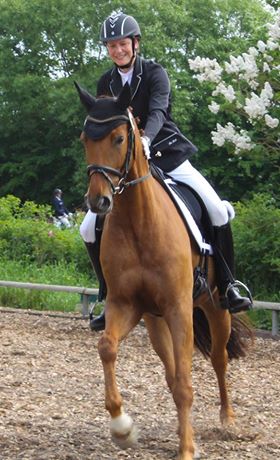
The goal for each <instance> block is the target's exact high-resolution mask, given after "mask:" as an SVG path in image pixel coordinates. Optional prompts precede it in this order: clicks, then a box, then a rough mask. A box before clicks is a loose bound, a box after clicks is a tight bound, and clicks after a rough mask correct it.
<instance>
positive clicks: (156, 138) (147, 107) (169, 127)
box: [97, 56, 197, 172]
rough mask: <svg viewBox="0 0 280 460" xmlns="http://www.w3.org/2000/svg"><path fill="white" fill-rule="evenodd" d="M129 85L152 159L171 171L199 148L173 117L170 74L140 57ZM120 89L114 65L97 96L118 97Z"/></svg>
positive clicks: (103, 77) (104, 78) (101, 80)
mask: <svg viewBox="0 0 280 460" xmlns="http://www.w3.org/2000/svg"><path fill="white" fill-rule="evenodd" d="M130 87H131V93H132V101H131V104H130V105H131V107H132V109H133V116H134V117H135V118H138V119H139V120H140V123H139V129H143V130H144V132H145V136H148V137H149V139H150V141H151V147H150V150H151V157H152V161H153V163H155V164H156V165H157V166H159V167H160V168H161V169H162V170H163V171H167V172H168V171H172V170H173V169H175V168H177V166H179V165H180V164H181V163H183V162H184V161H185V160H186V159H188V158H189V157H190V156H191V155H192V154H193V153H194V152H196V151H197V148H196V147H195V146H194V145H193V144H192V143H191V142H190V141H189V140H188V139H187V138H186V137H185V136H184V135H183V134H182V133H181V132H180V130H179V128H178V127H177V126H176V124H175V123H174V121H173V120H172V118H171V105H170V82H169V78H168V75H167V73H166V71H165V70H164V69H163V67H162V66H161V65H159V64H157V63H155V62H153V61H150V60H146V59H143V58H141V57H140V56H137V57H136V60H135V64H134V71H133V76H132V80H131V85H130ZM121 89H122V79H121V76H120V74H119V71H118V69H117V67H116V66H115V67H113V68H112V69H111V70H108V71H107V72H106V73H105V74H104V75H102V77H101V78H100V80H99V82H98V85H97V96H105V95H106V96H115V97H116V96H118V95H119V93H120V91H121ZM159 152H160V153H159Z"/></svg>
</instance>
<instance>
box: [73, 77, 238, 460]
mask: <svg viewBox="0 0 280 460" xmlns="http://www.w3.org/2000/svg"><path fill="white" fill-rule="evenodd" d="M76 87H77V89H78V92H79V96H80V99H81V101H82V103H83V104H84V106H85V107H86V109H87V112H88V116H87V118H86V121H85V125H84V131H83V132H82V134H81V140H82V142H83V144H84V148H85V153H86V161H87V164H88V166H87V170H88V175H89V185H88V190H87V194H86V197H87V203H88V206H89V208H90V209H91V211H93V212H94V213H97V214H102V215H106V219H105V224H104V229H103V234H102V240H101V255H100V260H101V265H102V269H103V273H104V277H105V280H106V284H107V298H106V309H105V311H106V328H105V331H104V333H103V334H102V336H101V338H100V340H99V344H98V350H99V355H100V358H101V361H102V365H103V368H104V377H105V403H106V409H107V410H108V411H109V413H110V415H111V424H110V429H111V435H112V438H113V440H114V441H115V442H116V443H117V444H118V445H119V446H120V447H121V448H127V447H130V446H132V445H133V443H134V442H135V441H136V428H135V425H134V422H133V420H132V419H131V417H130V416H129V415H127V414H126V413H125V411H124V408H123V401H122V398H121V395H120V392H119V389H118V387H117V383H116V375H115V365H116V358H117V353H118V346H119V342H120V340H121V339H123V338H124V337H125V336H127V334H128V333H129V332H130V331H131V330H132V329H133V328H134V327H135V326H136V325H137V324H138V323H139V321H140V320H141V318H144V321H145V324H146V327H147V330H148V333H149V336H150V340H151V343H152V345H153V347H154V349H155V351H156V353H157V354H158V356H159V357H160V359H161V360H162V362H163V364H164V366H165V374H166V380H167V384H168V387H169V389H170V391H171V393H172V396H173V399H174V402H175V405H176V408H177V413H178V422H179V429H178V434H179V442H180V443H179V456H178V459H180V460H191V459H193V458H194V440H193V430H192V426H191V422H190V411H191V407H192V401H193V390H192V382H191V367H192V354H193V349H194V341H195V343H196V344H197V345H198V347H199V348H200V350H201V351H202V352H203V353H204V355H210V356H211V361H212V365H213V368H214V370H215V372H216V375H217V380H218V385H219V390H220V400H221V409H220V418H221V422H222V423H223V424H230V423H232V422H233V419H234V413H233V409H232V406H231V404H230V401H229V397H228V390H227V385H226V368H227V361H228V358H238V357H239V356H244V355H245V350H246V343H247V342H246V340H243V339H242V337H241V334H240V330H239V329H238V328H237V327H236V326H234V327H233V323H232V321H233V320H234V317H233V316H232V315H230V314H229V312H228V311H226V310H223V309H221V308H220V307H219V306H218V294H217V289H216V288H215V280H214V271H213V261H212V260H211V258H210V261H209V286H210V287H209V293H208V292H206V293H204V294H203V295H202V296H200V297H199V298H198V299H197V300H196V301H195V305H194V302H193V273H194V268H195V267H196V266H197V265H198V264H199V259H200V254H199V252H198V249H197V248H196V245H195V244H194V243H193V242H192V239H191V238H190V236H189V234H188V232H187V230H186V227H185V225H184V223H183V221H182V219H181V217H180V216H179V214H178V211H177V210H176V208H175V206H174V204H173V202H172V200H171V199H170V197H169V196H168V194H167V193H166V192H165V191H164V190H163V188H162V187H161V185H160V184H159V183H158V181H157V180H155V179H154V178H153V177H152V176H151V174H150V169H149V162H148V160H147V158H146V157H145V155H144V152H143V147H142V143H141V138H140V133H139V130H138V128H137V125H136V122H135V120H134V118H133V116H132V114H131V112H130V109H129V108H128V107H129V104H130V100H131V95H130V88H129V85H125V86H124V87H123V90H122V92H121V93H120V95H119V97H118V98H107V97H104V98H97V99H96V98H94V97H93V96H91V95H90V94H89V93H88V92H87V91H85V90H84V89H82V88H81V87H80V86H79V85H78V84H76ZM210 289H211V291H212V292H211V293H210ZM197 306H199V307H200V308H199V309H198V308H195V309H194V307H197ZM235 323H236V324H237V325H239V326H240V324H241V323H240V321H239V320H235ZM240 329H242V326H240ZM244 329H245V326H244Z"/></svg>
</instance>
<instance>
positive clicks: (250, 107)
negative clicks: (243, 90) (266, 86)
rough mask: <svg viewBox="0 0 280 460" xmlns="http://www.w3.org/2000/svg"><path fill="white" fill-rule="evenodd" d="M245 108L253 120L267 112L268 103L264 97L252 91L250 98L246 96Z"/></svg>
mask: <svg viewBox="0 0 280 460" xmlns="http://www.w3.org/2000/svg"><path fill="white" fill-rule="evenodd" d="M244 110H245V112H246V113H247V114H248V115H249V118H250V119H251V120H253V119H255V118H260V117H262V116H263V115H264V114H265V113H266V112H267V105H266V103H265V100H264V99H262V98H260V97H259V96H258V95H257V94H255V93H252V94H251V97H250V98H249V97H246V99H245V105H244Z"/></svg>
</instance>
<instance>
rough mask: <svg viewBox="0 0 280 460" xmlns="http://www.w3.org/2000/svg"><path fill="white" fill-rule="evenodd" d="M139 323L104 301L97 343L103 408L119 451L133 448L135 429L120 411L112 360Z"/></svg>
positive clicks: (127, 310) (126, 309)
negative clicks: (104, 313)
mask: <svg viewBox="0 0 280 460" xmlns="http://www.w3.org/2000/svg"><path fill="white" fill-rule="evenodd" d="M139 320H140V315H137V313H136V312H135V311H134V310H133V309H132V308H131V306H129V305H126V306H124V305H122V308H119V307H117V305H116V304H113V303H110V302H108V301H107V304H106V328H105V331H104V333H103V335H102V336H101V338H100V340H99V343H98V351H99V356H100V358H101V361H102V365H103V370H104V378H105V407H106V409H107V410H108V411H109V412H110V415H111V423H110V430H111V435H112V439H113V441H114V442H115V443H116V444H117V445H118V446H119V447H120V448H121V449H127V448H128V447H131V446H132V445H133V444H135V442H136V441H137V429H136V427H135V425H134V423H133V420H132V418H131V417H130V416H129V415H127V414H126V413H125V412H124V410H123V403H122V397H121V395H120V392H119V390H118V387H117V382H116V374H115V367H116V359H117V353H118V345H119V340H120V339H121V338H122V337H124V336H126V335H127V334H128V333H129V332H130V331H131V329H133V327H135V326H136V324H137V323H138V322H139Z"/></svg>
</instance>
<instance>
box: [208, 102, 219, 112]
mask: <svg viewBox="0 0 280 460" xmlns="http://www.w3.org/2000/svg"><path fill="white" fill-rule="evenodd" d="M208 109H209V110H210V112H212V113H215V114H216V113H218V112H219V110H220V106H219V104H217V103H216V102H215V101H212V102H211V104H210V105H208Z"/></svg>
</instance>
